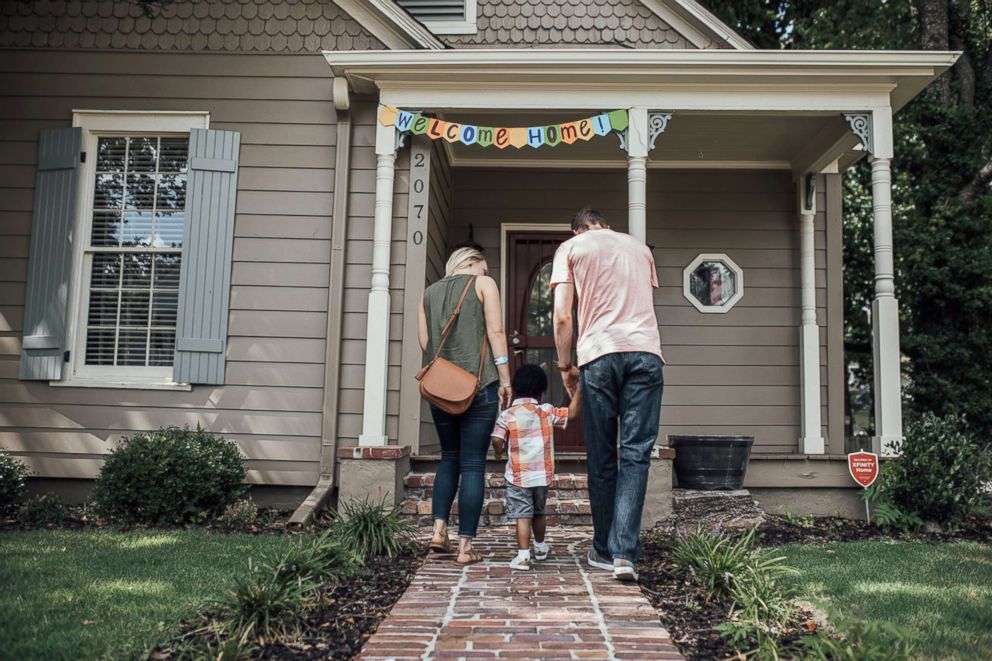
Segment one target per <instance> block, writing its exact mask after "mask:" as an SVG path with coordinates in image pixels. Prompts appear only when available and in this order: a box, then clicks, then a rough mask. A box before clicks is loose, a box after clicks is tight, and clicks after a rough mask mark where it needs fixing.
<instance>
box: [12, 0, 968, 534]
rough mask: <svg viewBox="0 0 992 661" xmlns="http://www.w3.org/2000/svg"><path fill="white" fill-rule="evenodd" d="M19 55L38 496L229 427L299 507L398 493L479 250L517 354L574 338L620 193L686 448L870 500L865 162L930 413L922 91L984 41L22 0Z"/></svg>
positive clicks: (531, 11) (890, 413)
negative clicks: (919, 160) (848, 270)
mask: <svg viewBox="0 0 992 661" xmlns="http://www.w3.org/2000/svg"><path fill="white" fill-rule="evenodd" d="M0 49H2V50H0V77H2V87H0V89H2V90H3V97H4V98H3V102H2V104H0V140H2V141H3V142H2V144H0V173H2V176H0V233H2V234H3V235H4V237H3V240H2V241H0V251H2V252H0V280H2V283H0V292H2V298H3V300H2V301H0V323H2V328H0V347H2V356H0V358H2V360H0V367H2V374H0V377H2V381H0V446H2V447H5V448H7V449H8V450H10V451H12V452H13V453H14V454H16V455H18V456H21V457H23V458H24V460H25V461H26V462H27V463H29V465H30V466H31V468H32V469H33V470H34V471H35V473H36V475H37V478H36V482H37V484H38V486H39V488H47V489H57V490H59V491H60V492H61V493H64V494H66V495H67V496H76V497H78V496H79V495H80V494H81V493H83V492H85V490H86V489H87V487H88V485H89V483H90V481H91V480H92V478H93V477H95V476H96V475H97V472H98V471H99V468H100V465H101V461H102V457H103V456H104V454H105V453H106V452H107V451H108V450H109V449H111V448H112V447H113V446H114V445H115V443H116V442H118V440H119V439H120V438H121V437H123V436H126V435H128V434H129V433H132V432H135V431H139V430H150V429H155V428H157V427H159V426H164V425H187V424H188V425H191V426H192V425H195V424H201V425H203V426H204V427H206V428H208V429H210V430H212V431H214V432H217V433H220V434H223V435H224V436H226V437H228V438H231V439H234V440H235V441H236V442H237V443H238V444H239V446H240V447H241V449H242V450H243V452H244V453H245V454H246V456H247V457H248V467H249V474H248V476H249V481H250V482H251V484H252V485H254V486H255V493H256V494H257V495H258V497H259V498H261V499H269V500H270V501H271V502H281V503H292V504H293V505H294V506H295V505H299V504H300V503H301V502H303V503H304V504H303V505H302V506H301V507H300V509H299V510H298V512H297V514H298V516H299V517H304V516H305V515H306V514H307V513H308V512H309V511H310V509H311V508H312V507H313V506H314V505H316V504H319V503H321V502H324V501H325V500H326V499H327V498H328V497H330V496H333V495H334V494H335V493H336V492H337V491H338V490H340V494H341V495H342V496H345V495H348V496H353V495H361V494H363V493H373V494H378V493H386V492H390V493H391V494H392V497H393V498H397V499H398V498H400V497H401V495H402V491H403V483H404V480H406V481H407V483H408V484H412V485H413V486H416V480H412V481H411V480H410V479H407V475H408V473H411V472H412V473H413V474H414V475H419V474H420V473H423V472H429V471H430V468H431V466H432V462H433V461H435V460H436V453H437V451H438V446H437V443H436V438H435V436H434V434H433V430H432V428H431V424H430V419H429V416H428V415H425V413H426V409H425V407H424V405H423V404H422V402H421V401H420V398H419V395H418V392H417V388H416V382H415V380H414V378H413V375H414V374H415V373H416V372H417V370H418V369H419V368H420V366H421V354H420V351H419V348H418V346H417V339H416V314H415V310H416V306H417V302H418V300H419V297H420V294H421V292H422V291H423V289H424V287H425V285H426V284H428V283H430V282H431V281H433V280H435V279H437V278H438V277H440V275H442V273H443V264H444V260H445V256H446V252H447V251H448V250H449V249H450V248H451V247H452V246H454V245H457V244H459V243H462V242H465V241H469V240H471V241H474V242H477V243H478V244H481V245H482V246H483V247H484V248H485V251H486V255H487V257H488V261H489V264H490V266H491V271H492V274H493V275H494V276H495V277H496V278H497V279H498V281H499V282H500V283H501V287H502V291H503V292H504V300H505V309H506V319H505V321H506V325H507V329H508V331H509V332H510V333H511V335H512V337H513V340H514V342H515V346H516V348H517V350H518V351H517V352H516V354H515V355H516V358H515V359H516V360H521V359H526V360H528V361H532V362H547V361H549V359H550V358H551V349H549V347H550V346H551V345H549V344H548V341H547V337H548V335H549V331H548V324H547V321H548V318H547V315H548V314H549V312H548V306H547V296H548V291H547V288H546V286H545V283H546V278H547V271H546V266H547V263H548V259H549V258H550V256H551V254H552V253H553V251H554V248H555V246H556V244H557V243H558V242H560V241H561V240H562V239H563V238H565V237H566V236H567V233H566V230H567V222H568V219H569V217H570V216H571V214H572V213H573V212H574V211H575V209H577V208H578V207H581V206H584V205H587V204H588V205H593V206H595V207H597V208H599V209H600V210H602V211H603V212H604V213H605V214H606V215H607V217H608V218H609V219H611V221H612V222H613V225H614V227H616V228H618V229H621V230H623V231H627V232H630V233H631V234H632V235H633V236H635V237H637V238H639V239H641V240H643V241H645V242H647V243H648V244H649V245H650V246H651V247H652V249H653V251H654V256H655V260H656V262H657V265H658V274H659V279H660V281H661V285H662V286H661V288H660V289H658V290H657V292H656V296H655V300H656V303H657V312H658V320H659V323H660V325H661V334H662V338H663V343H664V349H665V353H666V358H667V359H668V363H669V364H668V367H667V368H666V381H667V387H666V390H665V396H664V407H663V411H662V428H661V430H660V431H661V435H660V436H659V445H660V446H665V445H666V443H665V439H666V437H667V436H668V435H672V434H686V433H688V434H699V433H718V434H743V435H749V436H753V437H754V438H755V445H754V450H753V456H752V461H751V465H750V468H749V472H748V483H747V484H748V486H749V487H750V488H751V489H752V491H753V492H754V493H755V494H756V495H757V496H758V497H759V499H760V500H761V501H762V503H763V504H764V505H765V506H766V507H775V506H778V505H786V506H788V507H789V509H791V510H793V511H816V512H826V511H847V512H852V513H854V512H857V511H859V509H860V508H859V507H858V505H857V502H856V492H855V491H854V490H852V489H850V486H851V485H852V484H853V483H852V482H851V481H850V479H849V477H848V476H847V469H846V464H845V463H844V461H843V454H844V452H845V438H844V425H843V415H844V412H843V401H844V387H845V385H844V378H845V375H844V362H843V351H844V348H843V324H842V321H843V320H842V315H843V305H842V301H843V292H842V259H843V255H842V247H843V246H842V232H841V214H842V209H841V174H842V173H843V172H844V170H845V168H847V167H849V166H850V165H851V164H852V163H854V162H856V161H858V160H859V159H860V158H864V157H866V156H867V157H869V158H870V159H871V162H872V190H873V198H874V222H875V235H874V237H875V239H874V240H875V246H874V248H875V270H876V284H875V287H876V295H875V300H874V303H873V307H872V320H873V324H874V338H875V342H874V345H875V349H874V351H875V366H876V373H875V383H876V392H877V393H879V397H878V398H877V399H878V401H877V404H876V408H875V411H874V416H875V428H876V430H877V433H878V436H877V437H876V438H875V439H874V442H873V444H874V447H875V448H876V449H878V448H880V447H882V445H883V444H884V443H885V442H886V441H887V440H891V439H894V438H898V437H899V436H900V435H901V411H900V392H899V355H900V353H899V330H898V313H897V301H896V298H895V289H894V282H893V253H892V250H893V246H892V227H891V211H890V207H891V203H892V201H891V184H890V175H889V166H890V161H891V159H892V158H893V153H892V114H893V113H894V112H896V111H898V110H899V108H901V107H902V106H903V105H905V104H906V103H907V102H908V101H909V100H910V99H912V98H913V97H914V96H915V95H916V94H918V93H919V92H920V91H921V90H923V89H924V88H925V87H926V86H927V84H928V83H929V82H930V81H932V80H933V79H934V78H935V77H936V76H939V75H940V74H941V73H942V72H943V71H945V70H946V69H947V68H948V67H949V66H950V65H951V64H952V63H953V62H954V59H955V57H956V54H955V53H948V52H908V51H899V52H884V51H873V52H835V51H774V52H773V51H763V50H756V49H754V48H753V47H752V46H751V45H750V44H749V43H747V42H746V41H745V40H744V39H742V38H741V37H740V36H738V35H736V34H735V33H734V31H733V30H732V29H731V28H730V27H728V26H727V25H725V24H723V23H722V22H720V21H719V20H718V19H717V18H716V17H715V16H713V15H712V14H711V13H710V12H708V11H707V10H706V9H705V8H704V7H703V6H702V5H701V4H700V3H699V2H696V1H695V0H612V1H611V2H605V3H604V2H592V1H585V0H583V1H581V2H570V1H566V0H542V1H540V2H524V1H520V0H443V1H442V0H435V1H423V0H397V1H396V2H393V1H391V0H285V1H279V0H229V1H225V2H221V1H220V0H203V1H199V2H193V1H192V0H175V1H164V2H152V1H149V2H113V1H111V0H45V1H38V2H4V3H2V4H0ZM604 116H605V117H606V118H607V120H609V126H608V127H607V126H606V125H605V124H600V125H599V127H598V128H596V129H594V130H593V134H589V132H588V129H589V127H590V126H591V124H589V123H587V124H584V125H583V124H581V122H583V121H587V122H593V121H594V120H595V119H596V118H599V121H600V122H602V121H604V120H603V117H604ZM417 117H422V118H426V119H425V120H424V122H422V123H421V124H419V125H417V124H411V122H412V121H413V120H414V119H415V118H417ZM435 120H437V121H436V122H435ZM398 122H399V124H398ZM563 124H564V125H566V126H568V127H570V128H568V129H567V132H566V130H565V129H563V128H562V125H563ZM428 125H430V126H434V127H435V129H441V128H444V129H446V130H445V131H438V130H434V131H430V130H428V129H427V128H426V127H427V126H428ZM404 127H405V128H406V130H401V129H402V128H404ZM452 127H454V128H452ZM467 127H471V128H472V129H473V131H471V132H470V131H466V128H467ZM480 128H485V129H493V130H497V129H504V130H506V129H513V130H512V131H510V130H507V131H506V133H505V134H501V135H503V137H502V138H500V139H498V140H495V142H494V143H493V144H489V145H488V146H482V144H484V143H485V142H486V141H488V140H493V139H494V137H495V134H494V133H493V132H490V133H487V134H486V136H487V137H486V139H485V140H481V141H480V140H479V137H480V135H481V132H480ZM532 129H536V131H532ZM551 129H554V131H553V132H552V131H551ZM599 129H603V130H602V131H600V130H599ZM431 133H434V134H435V135H433V136H432V135H430V134H431ZM532 133H533V136H532V135H531V134H532ZM600 133H603V134H602V135H601V134H600ZM524 137H526V138H527V139H528V140H529V141H530V143H529V144H528V142H527V140H524ZM562 138H566V139H565V140H563V139H562ZM480 142H481V143H482V144H480ZM506 143H509V144H506ZM554 394H560V392H557V393H554ZM581 447H582V439H581V434H577V433H576V434H573V435H572V436H570V437H569V438H568V439H564V440H563V441H562V443H561V444H560V446H559V448H558V450H559V452H560V455H561V456H560V462H559V464H560V466H561V470H565V471H573V472H577V473H579V472H582V470H583V469H582V464H581ZM655 461H656V462H657V464H658V466H657V467H656V469H655V470H654V471H653V473H652V475H653V478H652V484H651V494H652V498H653V499H654V500H653V502H654V504H653V505H652V507H655V510H652V511H653V512H657V511H660V509H658V508H661V509H663V508H664V501H665V499H666V498H667V495H668V494H669V492H670V490H671V486H672V485H671V472H670V461H671V453H670V452H669V451H667V450H666V449H665V448H664V447H661V448H659V451H658V456H657V458H656V460H655ZM304 501H305V502H304Z"/></svg>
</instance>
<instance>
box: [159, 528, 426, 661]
mask: <svg viewBox="0 0 992 661" xmlns="http://www.w3.org/2000/svg"><path fill="white" fill-rule="evenodd" d="M425 555H426V549H422V548H417V549H411V550H409V551H407V552H405V553H403V554H402V555H399V556H397V557H395V558H385V557H379V558H372V559H370V560H367V561H366V563H365V566H364V567H363V568H362V570H361V571H359V572H358V573H357V574H356V575H355V576H353V577H351V578H349V579H348V580H346V581H343V582H341V583H338V584H335V585H333V586H330V587H329V588H328V589H326V590H322V591H320V592H319V593H318V594H316V595H315V596H314V598H313V601H312V607H311V608H308V609H307V610H305V611H303V612H301V613H300V614H299V618H298V619H297V620H295V621H294V623H293V624H294V626H295V628H296V632H295V633H294V634H293V636H292V640H283V641H280V642H273V641H265V640H263V641H256V643H257V644H256V647H255V648H254V650H253V652H252V654H251V657H250V658H252V659H353V658H356V657H357V656H358V653H359V651H360V650H361V649H362V646H363V645H364V644H365V641H366V640H368V639H369V637H370V636H371V635H372V634H373V633H375V631H376V629H378V628H379V624H380V623H381V622H382V620H383V619H385V617H386V615H388V614H389V611H390V610H391V609H392V607H393V605H394V604H395V603H396V602H397V601H398V600H399V598H400V597H401V596H402V595H403V593H404V592H405V591H406V589H407V587H408V586H409V585H410V582H411V581H412V580H413V576H414V573H415V572H416V570H417V569H418V568H419V567H420V565H421V564H423V561H424V556H425ZM203 619H204V618H203V617H202V616H201V617H198V618H196V619H195V620H193V621H191V622H184V623H183V624H182V625H181V627H180V631H179V634H178V635H177V637H176V640H175V643H173V644H170V645H168V646H165V647H164V648H163V647H160V648H159V649H158V650H156V652H155V653H153V655H152V658H153V659H162V660H166V659H174V658H177V657H176V656H174V655H173V654H170V653H169V652H168V651H166V650H167V649H173V650H177V651H179V652H182V651H183V650H188V649H190V647H191V643H193V642H195V641H194V639H195V638H196V637H198V636H204V638H203V641H204V642H209V643H211V644H212V645H214V646H216V643H217V640H216V638H215V637H214V636H212V635H208V634H204V633H202V632H198V631H197V629H199V628H201V627H202V625H203Z"/></svg>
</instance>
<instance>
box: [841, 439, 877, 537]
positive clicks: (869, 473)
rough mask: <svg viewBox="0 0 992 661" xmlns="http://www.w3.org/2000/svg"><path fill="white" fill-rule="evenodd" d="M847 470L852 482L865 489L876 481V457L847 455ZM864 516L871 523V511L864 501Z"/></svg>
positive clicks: (872, 455)
mask: <svg viewBox="0 0 992 661" xmlns="http://www.w3.org/2000/svg"><path fill="white" fill-rule="evenodd" d="M847 470H848V471H849V472H850V473H851V477H852V478H854V481H855V482H857V483H858V484H860V485H861V486H862V487H864V488H865V489H867V488H868V487H870V486H871V485H872V484H874V483H875V480H877V479H878V455H877V454H875V453H874V452H864V451H861V452H852V453H851V454H849V455H847ZM865 516H866V517H867V518H868V522H869V523H871V509H870V508H869V507H868V500H867V499H865Z"/></svg>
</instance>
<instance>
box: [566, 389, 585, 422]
mask: <svg viewBox="0 0 992 661" xmlns="http://www.w3.org/2000/svg"><path fill="white" fill-rule="evenodd" d="M581 414H582V393H581V392H580V391H579V390H578V389H576V391H575V392H574V393H573V394H572V401H570V402H569V403H568V419H569V420H570V421H571V420H575V419H576V418H578V417H579V416H580V415H581Z"/></svg>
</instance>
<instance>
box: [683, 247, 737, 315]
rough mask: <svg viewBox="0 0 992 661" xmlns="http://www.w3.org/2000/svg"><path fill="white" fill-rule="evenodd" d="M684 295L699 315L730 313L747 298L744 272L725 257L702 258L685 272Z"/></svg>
mask: <svg viewBox="0 0 992 661" xmlns="http://www.w3.org/2000/svg"><path fill="white" fill-rule="evenodd" d="M682 277H683V283H682V287H683V294H684V295H685V297H686V298H687V299H688V300H689V302H690V303H692V304H693V305H694V306H695V307H696V309H697V310H699V311H700V312H716V313H720V312H727V311H728V310H730V309H731V308H732V307H734V305H736V304H737V301H739V300H740V299H741V297H743V296H744V272H743V271H741V269H740V267H739V266H737V264H736V263H734V261H733V260H732V259H730V258H729V257H728V256H727V255H724V254H703V255H699V256H698V257H696V258H695V259H694V260H692V263H690V264H689V266H687V267H686V268H685V271H684V272H683V275H682Z"/></svg>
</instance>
